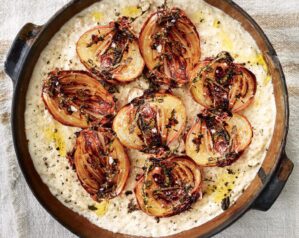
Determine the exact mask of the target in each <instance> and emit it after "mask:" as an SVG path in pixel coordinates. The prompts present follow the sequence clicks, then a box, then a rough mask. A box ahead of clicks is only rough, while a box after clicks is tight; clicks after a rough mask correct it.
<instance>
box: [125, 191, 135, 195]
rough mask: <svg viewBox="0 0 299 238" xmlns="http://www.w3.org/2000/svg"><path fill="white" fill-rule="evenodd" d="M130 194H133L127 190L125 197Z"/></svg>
mask: <svg viewBox="0 0 299 238" xmlns="http://www.w3.org/2000/svg"><path fill="white" fill-rule="evenodd" d="M131 194H133V192H132V191H130V190H127V191H126V192H125V195H126V196H129V195H131Z"/></svg>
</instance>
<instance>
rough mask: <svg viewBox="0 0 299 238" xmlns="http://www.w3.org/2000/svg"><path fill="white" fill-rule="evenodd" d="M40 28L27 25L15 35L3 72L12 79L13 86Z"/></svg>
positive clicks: (30, 24)
mask: <svg viewBox="0 0 299 238" xmlns="http://www.w3.org/2000/svg"><path fill="white" fill-rule="evenodd" d="M41 28H42V26H37V25H34V24H32V23H27V24H26V25H25V26H23V27H22V29H21V30H20V31H19V33H18V34H17V36H16V38H15V39H14V41H13V43H12V45H11V47H10V50H9V52H8V54H7V58H6V61H5V63H4V69H5V72H6V73H7V74H8V75H9V77H10V78H11V79H12V81H13V83H14V85H15V84H16V81H17V79H18V77H19V74H20V71H21V69H22V65H23V63H24V61H25V59H26V56H27V54H28V52H29V49H30V48H31V46H32V44H33V42H34V41H35V39H36V37H37V35H38V34H39V32H40V30H41Z"/></svg>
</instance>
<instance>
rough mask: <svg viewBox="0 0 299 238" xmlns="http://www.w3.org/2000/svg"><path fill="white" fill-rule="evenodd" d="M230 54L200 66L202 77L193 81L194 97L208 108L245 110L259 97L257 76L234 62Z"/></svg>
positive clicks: (224, 53)
mask: <svg viewBox="0 0 299 238" xmlns="http://www.w3.org/2000/svg"><path fill="white" fill-rule="evenodd" d="M233 61H234V60H233V58H232V57H231V56H230V54H229V53H228V52H221V53H220V54H218V55H217V57H216V58H215V59H207V60H205V61H203V62H201V64H200V66H201V67H200V68H201V69H200V71H199V74H198V76H197V77H196V78H195V79H194V80H193V83H192V85H191V93H192V95H193V98H194V100H195V101H197V102H198V103H199V104H201V105H202V106H204V107H205V108H220V109H229V110H231V111H233V112H238V111H241V110H244V109H245V108H246V107H248V106H249V104H250V103H251V102H252V101H253V98H254V95H255V93H256V85H257V83H256V78H255V75H254V74H253V73H252V72H251V71H249V70H248V69H246V68H245V67H244V66H242V65H240V64H236V63H234V62H233Z"/></svg>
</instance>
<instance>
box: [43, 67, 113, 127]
mask: <svg viewBox="0 0 299 238" xmlns="http://www.w3.org/2000/svg"><path fill="white" fill-rule="evenodd" d="M42 98H43V100H44V103H45V106H46V108H47V109H48V111H49V112H50V113H51V114H52V116H53V117H54V119H56V120H57V121H59V122H60V123H62V124H64V125H67V126H75V127H81V128H87V127H89V126H91V125H98V124H103V123H106V122H108V121H109V120H110V118H111V117H112V116H113V115H114V114H115V103H114V100H113V97H112V95H110V94H109V93H108V92H107V91H106V89H105V88H104V87H103V86H102V84H101V83H99V82H98V81H97V80H96V79H94V78H93V77H92V76H91V75H90V74H89V73H87V72H85V71H73V70H69V71H53V72H51V73H49V77H48V79H47V80H45V82H44V84H43V90H42Z"/></svg>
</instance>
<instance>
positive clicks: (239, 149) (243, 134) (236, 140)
mask: <svg viewBox="0 0 299 238" xmlns="http://www.w3.org/2000/svg"><path fill="white" fill-rule="evenodd" d="M251 138H252V128H251V125H250V123H249V121H248V120H247V119H246V118H245V117H244V116H242V115H239V114H237V113H234V114H232V115H229V114H228V113H219V112H217V111H209V112H208V111H204V112H203V113H201V114H199V115H198V120H197V122H196V123H195V124H194V125H193V127H192V128H191V130H190V131H189V133H188V135H187V138H186V153H187V155H188V156H190V157H191V158H192V159H193V160H194V161H195V162H196V163H197V164H199V165H201V166H218V167H224V166H228V165H231V164H232V163H234V162H235V161H236V160H237V159H238V158H239V157H240V156H241V155H242V153H243V151H244V150H245V149H246V148H247V147H248V146H249V144H250V142H251Z"/></svg>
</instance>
